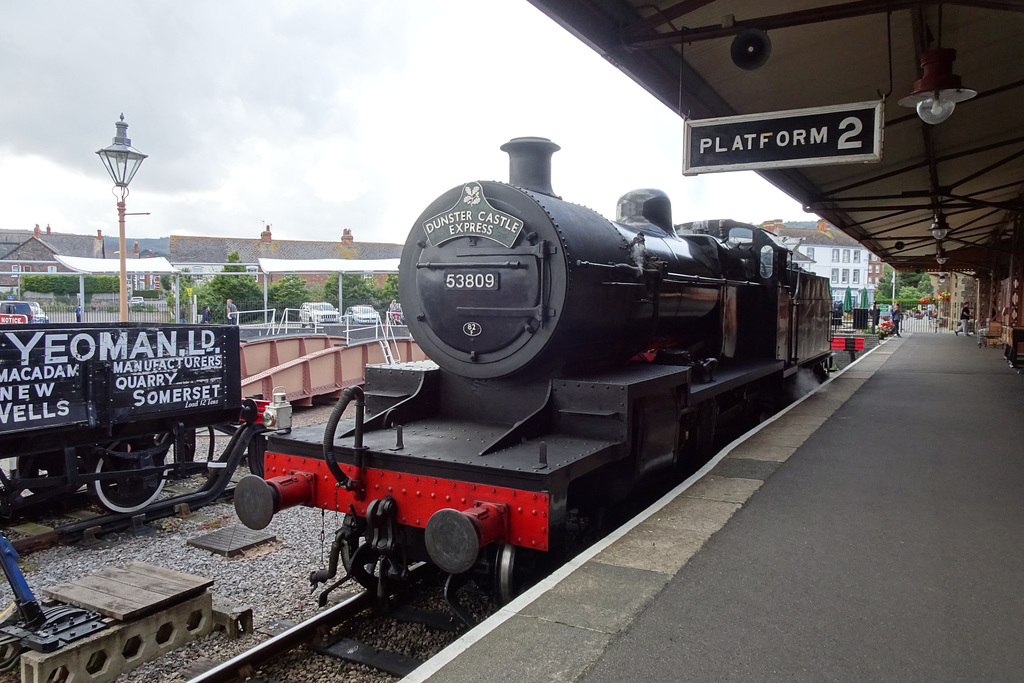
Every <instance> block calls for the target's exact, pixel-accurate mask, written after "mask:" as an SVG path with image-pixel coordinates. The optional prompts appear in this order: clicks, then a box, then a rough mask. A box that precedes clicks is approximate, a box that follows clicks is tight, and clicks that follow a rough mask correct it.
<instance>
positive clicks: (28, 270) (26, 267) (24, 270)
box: [21, 266, 32, 273]
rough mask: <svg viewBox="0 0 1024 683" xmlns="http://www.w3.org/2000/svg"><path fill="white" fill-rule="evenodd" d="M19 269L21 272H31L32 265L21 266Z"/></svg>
mask: <svg viewBox="0 0 1024 683" xmlns="http://www.w3.org/2000/svg"><path fill="white" fill-rule="evenodd" d="M21 270H22V271H23V272H25V273H31V272H32V266H22V267H21Z"/></svg>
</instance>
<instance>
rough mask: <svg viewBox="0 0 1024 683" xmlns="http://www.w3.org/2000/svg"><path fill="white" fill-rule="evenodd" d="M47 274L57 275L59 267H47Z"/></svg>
mask: <svg viewBox="0 0 1024 683" xmlns="http://www.w3.org/2000/svg"><path fill="white" fill-rule="evenodd" d="M46 272H47V273H56V272H57V266H46Z"/></svg>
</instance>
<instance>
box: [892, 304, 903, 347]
mask: <svg viewBox="0 0 1024 683" xmlns="http://www.w3.org/2000/svg"><path fill="white" fill-rule="evenodd" d="M902 320H903V311H901V310H900V305H899V304H898V303H895V302H893V305H892V333H893V334H894V335H896V336H897V337H899V338H900V339H902V338H903V335H902V334H900V322H902Z"/></svg>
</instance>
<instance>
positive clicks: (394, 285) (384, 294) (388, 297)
mask: <svg viewBox="0 0 1024 683" xmlns="http://www.w3.org/2000/svg"><path fill="white" fill-rule="evenodd" d="M377 296H379V297H380V298H381V299H382V300H384V301H387V302H388V303H389V304H390V303H391V302H392V301H393V300H394V301H398V275H397V274H396V273H391V274H390V275H388V278H387V279H386V280H384V284H382V285H381V286H380V287H379V288H378V289H377Z"/></svg>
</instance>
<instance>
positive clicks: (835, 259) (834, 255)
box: [832, 249, 839, 263]
mask: <svg viewBox="0 0 1024 683" xmlns="http://www.w3.org/2000/svg"><path fill="white" fill-rule="evenodd" d="M832 263H839V250H838V249H833V250H832Z"/></svg>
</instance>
